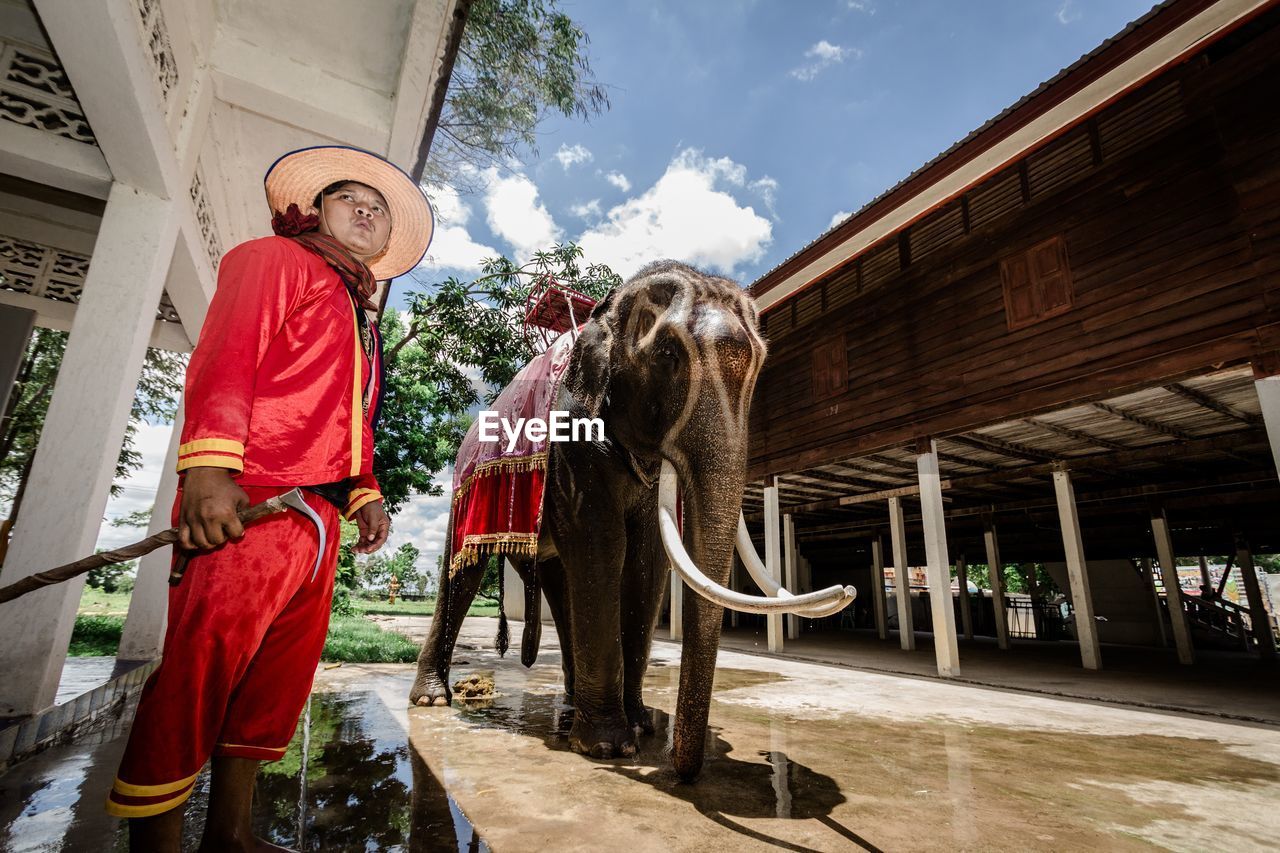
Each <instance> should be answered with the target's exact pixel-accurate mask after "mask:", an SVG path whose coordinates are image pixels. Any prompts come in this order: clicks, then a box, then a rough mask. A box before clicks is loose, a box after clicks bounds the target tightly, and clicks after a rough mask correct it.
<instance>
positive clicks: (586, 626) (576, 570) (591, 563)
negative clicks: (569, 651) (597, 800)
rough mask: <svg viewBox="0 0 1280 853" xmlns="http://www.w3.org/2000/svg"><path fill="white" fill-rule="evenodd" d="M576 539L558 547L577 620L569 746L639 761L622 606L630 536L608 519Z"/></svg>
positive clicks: (561, 540) (573, 622) (572, 625)
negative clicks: (628, 703)
mask: <svg viewBox="0 0 1280 853" xmlns="http://www.w3.org/2000/svg"><path fill="white" fill-rule="evenodd" d="M574 533H575V534H576V535H573V536H570V537H557V541H556V544H557V550H558V551H559V552H560V559H561V561H562V562H563V564H564V576H565V584H564V586H565V592H566V593H567V595H566V598H567V600H568V604H569V613H570V614H571V618H570V619H569V633H570V644H571V646H572V648H573V672H574V677H573V728H572V729H570V730H569V746H570V747H571V748H572V749H573V750H574V751H576V752H581V753H585V754H587V755H590V756H592V757H594V758H613V757H615V756H631V755H635V753H636V742H635V735H634V734H633V733H632V731H631V727H630V726H629V725H627V715H626V711H625V710H624V708H623V704H622V679H623V662H622V626H621V623H620V613H619V607H618V600H619V595H620V594H621V580H622V552H623V550H624V548H625V546H626V534H625V530H624V528H623V526H622V524H621V521H620V520H619V521H613V520H612V518H607V517H606V518H601V519H598V520H597V523H596V524H594V525H593V527H592V528H591V529H590V530H589V531H583V530H576V531H574ZM566 540H567V541H566ZM566 545H567V546H568V547H565V546H566Z"/></svg>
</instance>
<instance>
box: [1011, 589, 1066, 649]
mask: <svg viewBox="0 0 1280 853" xmlns="http://www.w3.org/2000/svg"><path fill="white" fill-rule="evenodd" d="M1005 613H1006V614H1007V618H1008V623H1009V636H1010V637H1022V638H1030V639H1034V640H1067V639H1070V635H1069V634H1068V632H1067V622H1068V621H1069V620H1070V619H1071V617H1072V616H1073V615H1074V610H1073V609H1072V607H1071V605H1070V604H1069V603H1067V602H1063V603H1062V604H1050V603H1048V602H1044V601H1033V600H1031V599H1030V598H1027V597H1022V596H1007V597H1006V598H1005Z"/></svg>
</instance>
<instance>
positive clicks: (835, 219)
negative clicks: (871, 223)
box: [827, 210, 853, 231]
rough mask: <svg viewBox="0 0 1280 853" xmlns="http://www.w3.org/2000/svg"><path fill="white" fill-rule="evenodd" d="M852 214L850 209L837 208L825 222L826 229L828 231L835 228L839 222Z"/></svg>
mask: <svg viewBox="0 0 1280 853" xmlns="http://www.w3.org/2000/svg"><path fill="white" fill-rule="evenodd" d="M852 215H853V211H852V210H837V211H836V212H835V213H834V214H832V216H831V221H830V222H828V223H827V230H828V231H830V230H831V229H832V228H835V227H836V226H837V225H839V224H840V223H841V222H844V221H845V220H846V219H848V218H849V217H850V216H852Z"/></svg>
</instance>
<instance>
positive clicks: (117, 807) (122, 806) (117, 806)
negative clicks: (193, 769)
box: [107, 783, 196, 817]
mask: <svg viewBox="0 0 1280 853" xmlns="http://www.w3.org/2000/svg"><path fill="white" fill-rule="evenodd" d="M195 790H196V786H195V784H194V783H193V784H192V785H191V786H190V787H189V788H187V790H185V791H183V792H182V795H181V796H178V797H174V798H173V799H172V800H165V801H164V802H160V803H147V804H145V805H136V806H135V805H129V804H126V803H117V802H116V801H115V800H112V799H110V798H108V799H107V814H109V815H112V816H113V817H151V816H152V815H157V814H160V813H161V812H167V811H169V810H170V809H176V808H177V807H178V806H180V805H182V804H183V803H185V802H186V801H187V800H188V799H190V797H191V795H192V794H193V793H195Z"/></svg>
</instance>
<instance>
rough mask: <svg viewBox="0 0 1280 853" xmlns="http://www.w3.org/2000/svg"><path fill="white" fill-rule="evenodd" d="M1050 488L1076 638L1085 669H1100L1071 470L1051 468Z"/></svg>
mask: <svg viewBox="0 0 1280 853" xmlns="http://www.w3.org/2000/svg"><path fill="white" fill-rule="evenodd" d="M1053 490H1054V493H1055V494H1056V495H1057V498H1058V521H1059V523H1060V524H1061V525H1062V548H1063V550H1064V551H1066V555H1067V578H1068V580H1069V581H1070V582H1071V604H1072V606H1073V607H1074V608H1075V611H1076V638H1077V639H1078V640H1079V642H1080V660H1081V662H1082V663H1083V664H1084V668H1085V669H1102V655H1101V652H1100V650H1099V649H1098V623H1097V621H1096V620H1095V619H1094V616H1093V593H1092V592H1090V590H1089V570H1088V567H1087V565H1086V564H1085V559H1084V540H1083V539H1082V538H1081V537H1080V516H1079V514H1078V513H1077V511H1076V490H1075V487H1073V486H1072V485H1071V474H1070V473H1069V472H1067V471H1065V470H1058V471H1054V472H1053Z"/></svg>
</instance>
